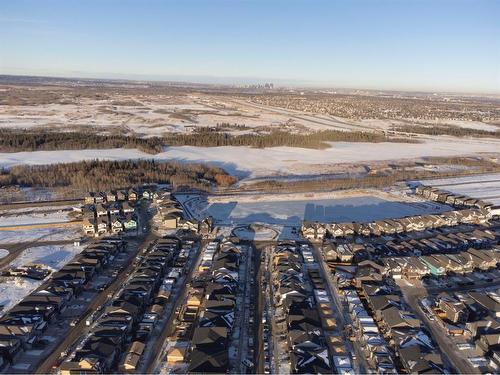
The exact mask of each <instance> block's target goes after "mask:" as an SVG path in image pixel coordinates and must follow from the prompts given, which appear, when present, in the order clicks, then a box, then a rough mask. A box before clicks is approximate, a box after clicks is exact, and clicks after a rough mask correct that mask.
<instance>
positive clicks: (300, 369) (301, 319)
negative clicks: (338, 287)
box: [271, 242, 352, 374]
mask: <svg viewBox="0 0 500 375" xmlns="http://www.w3.org/2000/svg"><path fill="white" fill-rule="evenodd" d="M303 252H304V253H305V256H306V257H308V256H310V255H311V256H312V254H311V251H310V249H309V247H308V246H307V245H304V247H303V248H299V247H298V246H297V245H296V244H295V243H288V242H282V243H279V244H278V245H277V246H276V247H275V248H274V251H273V255H272V259H271V262H272V264H271V272H272V276H271V277H272V278H271V282H272V285H271V291H272V300H273V307H274V323H275V324H274V328H273V335H274V337H275V339H277V338H278V337H283V338H284V339H286V343H285V349H284V350H285V351H286V353H287V354H288V355H287V356H286V357H285V359H284V360H285V361H287V362H288V364H289V366H290V371H289V372H291V373H309V374H324V373H332V372H333V367H334V363H335V365H336V366H335V368H336V370H337V371H338V372H339V373H350V372H352V364H351V361H350V358H349V357H348V356H347V355H346V351H345V347H344V345H343V340H342V338H341V336H340V335H339V334H338V333H337V334H335V333H336V321H335V318H334V316H333V308H332V305H331V301H330V298H329V297H328V296H327V292H326V290H325V285H324V282H323V279H322V277H321V276H320V275H319V271H318V269H317V268H315V267H306V266H305V265H304V257H303V255H302V253H303ZM285 372H286V371H285Z"/></svg>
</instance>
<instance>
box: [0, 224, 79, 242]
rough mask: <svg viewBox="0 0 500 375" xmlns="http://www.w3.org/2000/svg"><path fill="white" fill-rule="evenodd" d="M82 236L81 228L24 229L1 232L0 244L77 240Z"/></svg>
mask: <svg viewBox="0 0 500 375" xmlns="http://www.w3.org/2000/svg"><path fill="white" fill-rule="evenodd" d="M80 236H81V231H80V228H79V227H75V228H70V227H64V228H28V229H25V228H22V229H15V230H0V244H13V243H19V242H31V241H39V240H43V241H64V240H75V239H77V238H79V237H80Z"/></svg>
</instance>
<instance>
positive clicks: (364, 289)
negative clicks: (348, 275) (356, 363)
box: [341, 261, 444, 374]
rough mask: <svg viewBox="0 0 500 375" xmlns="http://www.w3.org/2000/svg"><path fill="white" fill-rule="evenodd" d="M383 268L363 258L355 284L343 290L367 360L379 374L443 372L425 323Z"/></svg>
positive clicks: (437, 351) (356, 333) (356, 337)
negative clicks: (390, 280) (383, 273)
mask: <svg viewBox="0 0 500 375" xmlns="http://www.w3.org/2000/svg"><path fill="white" fill-rule="evenodd" d="M380 272H381V267H380V266H379V265H377V264H375V263H373V262H371V261H365V262H362V263H360V264H359V265H358V267H357V269H356V272H355V282H354V285H350V286H347V287H345V288H342V290H341V291H342V293H343V295H344V296H345V301H346V304H347V307H348V310H349V314H350V315H351V318H352V322H353V328H356V329H355V330H354V329H353V335H355V338H354V339H355V340H357V341H358V342H359V343H360V345H361V347H362V348H363V351H364V355H365V356H366V359H367V362H368V364H369V365H370V366H372V369H373V370H374V371H375V373H379V374H386V373H401V372H405V373H408V374H423V373H443V371H444V366H443V359H442V357H441V355H440V352H439V349H438V348H437V347H436V345H435V344H434V343H433V341H432V339H431V337H430V335H429V333H428V332H427V331H426V328H425V325H424V323H423V322H422V321H421V320H420V319H419V318H417V316H416V315H415V314H414V313H413V312H412V311H411V310H410V309H409V307H408V306H406V304H405V302H404V300H403V298H402V295H401V290H400V289H399V288H398V287H397V286H395V285H394V284H393V283H391V284H389V283H387V282H386V279H385V278H384V276H383V275H382V274H381V273H380Z"/></svg>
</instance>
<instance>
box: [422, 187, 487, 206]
mask: <svg viewBox="0 0 500 375" xmlns="http://www.w3.org/2000/svg"><path fill="white" fill-rule="evenodd" d="M415 193H416V194H417V195H420V196H422V197H424V198H425V199H428V200H431V201H434V202H438V203H442V204H447V205H449V206H452V207H455V208H458V209H461V208H467V207H470V208H472V207H476V208H480V209H491V207H492V204H491V203H489V202H486V201H484V200H482V199H476V198H471V197H469V196H466V195H457V194H454V193H451V192H449V191H446V190H441V189H438V188H435V187H432V186H426V185H418V186H416V187H415Z"/></svg>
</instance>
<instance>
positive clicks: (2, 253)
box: [0, 249, 9, 259]
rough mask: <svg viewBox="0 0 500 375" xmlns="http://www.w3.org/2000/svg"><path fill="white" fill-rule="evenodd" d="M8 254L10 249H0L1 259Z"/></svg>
mask: <svg viewBox="0 0 500 375" xmlns="http://www.w3.org/2000/svg"><path fill="white" fill-rule="evenodd" d="M7 255H9V250H5V249H0V259H2V258H5V257H6V256H7Z"/></svg>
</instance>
